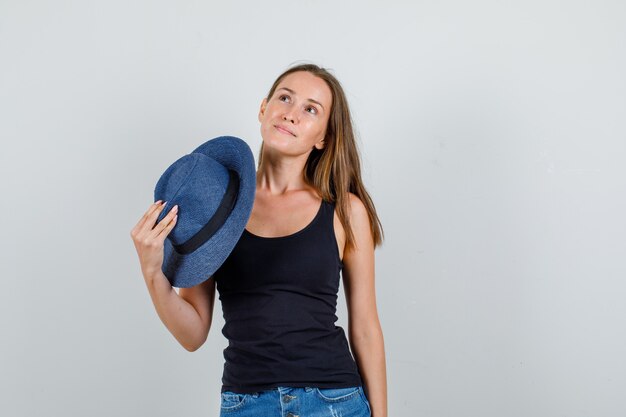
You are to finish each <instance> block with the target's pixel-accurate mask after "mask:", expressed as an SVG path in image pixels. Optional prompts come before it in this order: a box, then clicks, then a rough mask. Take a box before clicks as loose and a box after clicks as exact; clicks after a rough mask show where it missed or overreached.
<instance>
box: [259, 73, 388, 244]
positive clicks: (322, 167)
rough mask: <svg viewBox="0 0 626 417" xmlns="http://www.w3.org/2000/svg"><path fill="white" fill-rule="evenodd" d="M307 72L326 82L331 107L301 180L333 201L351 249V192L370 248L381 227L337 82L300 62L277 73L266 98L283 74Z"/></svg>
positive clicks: (377, 239)
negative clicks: (362, 213) (363, 215)
mask: <svg viewBox="0 0 626 417" xmlns="http://www.w3.org/2000/svg"><path fill="white" fill-rule="evenodd" d="M296 71H307V72H310V73H311V74H313V75H315V76H317V77H319V78H321V79H322V80H324V81H325V82H326V84H327V85H328V87H330V90H331V92H332V106H331V110H330V117H329V119H328V126H327V128H326V136H325V138H324V143H325V146H324V148H322V149H317V148H315V147H314V148H313V150H312V151H311V153H310V154H309V157H308V159H307V161H306V164H305V166H304V181H305V182H306V183H307V184H308V185H310V186H312V187H313V188H314V189H315V190H317V192H318V193H319V194H320V196H321V198H322V199H323V200H325V201H328V202H334V203H335V207H336V209H337V215H338V216H339V220H340V221H341V224H342V225H343V227H344V229H345V231H346V250H347V249H350V248H354V246H355V242H354V234H353V233H352V228H351V226H350V216H349V215H348V214H349V204H350V202H349V197H348V192H351V193H353V194H355V195H356V196H357V197H359V199H361V201H362V202H363V204H364V205H365V208H366V209H367V213H368V216H369V221H370V229H371V231H372V237H373V240H374V247H376V246H378V245H381V244H382V241H383V236H384V232H383V228H382V224H381V222H380V219H379V218H378V214H377V213H376V208H375V207H374V203H373V202H372V199H371V197H370V195H369V193H368V192H367V190H366V189H365V186H364V185H363V181H362V179H361V163H360V157H359V151H358V149H357V144H356V140H355V135H354V131H353V129H352V118H351V116H350V109H349V107H348V101H347V99H346V95H345V93H344V91H343V88H342V87H341V84H340V83H339V81H338V80H337V78H335V76H334V75H332V74H330V73H329V72H328V70H327V69H325V68H321V67H319V66H317V65H315V64H300V65H297V66H294V67H291V68H289V69H287V70H286V71H285V72H283V73H282V74H281V75H279V76H278V78H277V79H276V81H274V84H273V85H272V87H271V88H270V90H269V92H268V93H267V100H268V101H269V100H270V99H271V98H272V96H273V95H274V91H275V90H276V88H277V87H278V84H280V82H281V81H282V79H283V78H285V77H286V76H287V75H289V74H291V73H293V72H296ZM258 159H259V166H261V163H262V159H263V144H261V150H260V151H259V158H258Z"/></svg>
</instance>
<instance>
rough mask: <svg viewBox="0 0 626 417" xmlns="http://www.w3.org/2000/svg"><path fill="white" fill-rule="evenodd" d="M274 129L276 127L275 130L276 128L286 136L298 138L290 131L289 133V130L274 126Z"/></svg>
mask: <svg viewBox="0 0 626 417" xmlns="http://www.w3.org/2000/svg"><path fill="white" fill-rule="evenodd" d="M274 127H275V128H276V129H277V130H278V131H279V132H282V133H285V134H287V135H289V136H296V135H294V134H293V133H291V132H290V131H288V130H287V129H284V128H282V127H280V126H274Z"/></svg>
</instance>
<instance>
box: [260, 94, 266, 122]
mask: <svg viewBox="0 0 626 417" xmlns="http://www.w3.org/2000/svg"><path fill="white" fill-rule="evenodd" d="M266 107H267V98H264V99H263V100H262V101H261V108H260V109H259V122H260V121H261V118H262V117H263V116H264V115H265V108H266Z"/></svg>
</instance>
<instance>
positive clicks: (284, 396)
mask: <svg viewBox="0 0 626 417" xmlns="http://www.w3.org/2000/svg"><path fill="white" fill-rule="evenodd" d="M294 398H296V396H295V395H289V394H285V395H283V401H284V402H286V403H288V402H289V401H291V400H293V399H294Z"/></svg>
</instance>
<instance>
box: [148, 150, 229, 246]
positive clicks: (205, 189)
mask: <svg viewBox="0 0 626 417" xmlns="http://www.w3.org/2000/svg"><path fill="white" fill-rule="evenodd" d="M228 182H229V173H228V169H227V168H226V167H225V166H223V165H222V164H220V163H219V162H217V161H216V160H215V159H213V158H211V157H209V156H207V155H204V154H200V153H191V154H189V155H185V156H183V157H181V158H179V159H178V160H177V161H176V162H174V163H173V164H172V165H171V166H170V167H169V168H168V169H167V170H166V171H165V172H164V173H163V175H162V176H161V178H160V179H159V182H158V183H157V185H156V188H155V197H156V198H157V199H159V200H162V201H167V204H166V207H164V209H163V211H162V212H161V213H160V214H159V217H158V219H157V222H159V221H161V219H162V218H163V217H165V216H166V215H167V213H168V212H169V211H170V210H171V208H172V207H174V206H175V205H178V213H177V214H178V221H177V223H176V227H175V228H174V229H172V231H171V232H170V234H169V235H168V236H167V238H168V239H169V240H170V241H171V242H172V243H173V244H174V245H180V244H182V243H184V242H186V241H188V240H189V239H190V238H191V237H192V236H194V235H195V234H196V233H198V231H200V229H202V228H203V227H204V226H205V225H206V224H207V223H208V222H209V220H210V219H211V218H212V217H213V216H214V215H215V212H216V211H217V209H218V207H219V205H220V203H221V201H222V199H223V197H224V194H225V192H226V189H227V188H228ZM181 220H182V221H181Z"/></svg>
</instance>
